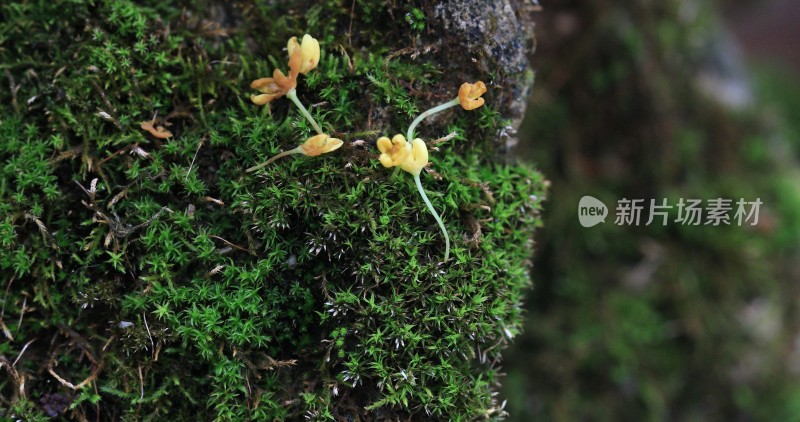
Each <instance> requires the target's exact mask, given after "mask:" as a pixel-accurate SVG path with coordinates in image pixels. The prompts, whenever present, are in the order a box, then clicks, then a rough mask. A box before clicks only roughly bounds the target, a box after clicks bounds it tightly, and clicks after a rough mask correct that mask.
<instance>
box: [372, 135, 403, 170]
mask: <svg viewBox="0 0 800 422" xmlns="http://www.w3.org/2000/svg"><path fill="white" fill-rule="evenodd" d="M377 144H378V150H379V151H380V152H381V156H380V157H379V158H378V159H379V160H380V162H381V164H383V166H384V167H386V168H389V167H396V166H399V165H400V164H402V163H403V161H405V160H406V158H407V157H408V156H409V154H410V153H411V145H409V143H408V142H406V138H405V136H403V135H395V136H394V137H393V138H392V140H391V141H390V140H389V138H387V137H386V136H382V137H380V138H378V142H377Z"/></svg>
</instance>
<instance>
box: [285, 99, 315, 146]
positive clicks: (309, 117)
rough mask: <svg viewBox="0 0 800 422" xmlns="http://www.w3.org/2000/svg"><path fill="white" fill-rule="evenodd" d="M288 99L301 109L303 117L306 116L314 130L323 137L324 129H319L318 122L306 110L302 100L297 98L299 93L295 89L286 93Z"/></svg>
mask: <svg viewBox="0 0 800 422" xmlns="http://www.w3.org/2000/svg"><path fill="white" fill-rule="evenodd" d="M286 97H288V98H289V99H290V100H292V102H293V103H294V105H296V106H297V108H299V109H300V113H302V114H303V116H305V118H306V119H307V120H308V121H309V122H310V123H311V126H314V130H316V131H317V133H318V134H320V135H322V129H320V128H319V125H318V124H317V121H316V120H314V118H313V117H311V113H309V112H308V110H306V107H305V106H304V105H303V103H301V102H300V99H299V98H297V91H295V89H294V88H292V89H290V90H289V92H287V93H286Z"/></svg>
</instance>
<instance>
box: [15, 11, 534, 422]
mask: <svg viewBox="0 0 800 422" xmlns="http://www.w3.org/2000/svg"><path fill="white" fill-rule="evenodd" d="M429 9H430V5H427V4H420V5H417V6H404V5H392V4H386V5H381V7H378V6H376V5H374V4H373V3H372V2H362V1H355V2H352V4H351V2H345V1H342V2H339V1H330V2H323V3H319V4H318V3H314V2H297V3H295V4H292V5H291V6H289V5H264V4H257V3H250V2H243V3H241V4H237V6H229V5H227V4H226V3H224V2H220V3H213V4H206V3H204V2H199V4H189V3H187V4H182V5H179V6H177V5H162V4H161V3H160V2H140V3H134V2H130V1H95V2H80V1H74V2H63V3H58V4H53V3H50V2H19V3H8V4H4V5H3V6H2V7H0V22H2V23H0V63H2V65H1V66H2V68H3V75H2V76H3V78H4V79H5V81H6V83H7V84H8V86H10V89H9V90H3V91H0V136H1V137H2V142H0V157H2V159H3V161H4V165H3V167H2V168H0V199H1V200H0V207H2V217H0V218H1V219H2V221H0V270H2V274H3V275H2V289H1V290H2V291H3V294H4V296H3V298H4V302H3V303H4V305H3V312H2V315H0V321H2V327H1V328H2V329H3V333H2V336H3V337H4V341H3V342H2V343H0V365H2V369H0V371H2V372H4V373H5V374H8V375H9V376H8V377H3V378H0V400H2V406H0V407H1V408H3V409H5V410H3V411H0V417H15V418H16V417H21V418H25V419H32V420H35V419H46V418H47V417H51V416H56V415H59V414H65V415H67V416H68V417H70V418H73V419H81V420H82V419H89V420H94V419H95V418H99V419H102V420H112V419H119V418H125V419H132V420H138V419H147V420H162V419H164V418H167V417H169V418H173V419H176V420H189V419H192V420H197V419H219V420H230V419H233V420H250V419H254V420H270V419H298V418H302V417H303V416H305V417H307V418H312V419H320V420H334V419H336V420H353V419H360V420H373V419H387V418H391V419H396V418H400V417H402V418H404V419H405V418H412V419H431V418H436V419H448V420H472V419H482V418H486V417H490V416H492V415H499V414H501V413H502V409H501V407H500V405H499V402H498V400H497V397H496V396H495V393H494V392H495V390H496V387H497V385H498V384H497V381H498V380H497V370H498V365H497V364H498V359H499V353H500V351H501V350H502V349H503V347H504V345H505V344H506V342H507V341H508V339H510V338H511V337H513V336H514V335H515V334H516V333H517V332H518V330H519V327H520V323H521V310H520V300H521V297H522V292H523V290H524V289H525V287H526V286H527V284H528V277H527V273H526V268H527V267H528V265H529V261H528V258H529V257H530V255H531V248H532V232H533V229H534V228H535V227H537V226H538V225H539V224H540V220H539V217H538V216H539V210H540V207H541V202H542V199H543V189H544V181H543V179H542V178H541V176H540V175H539V174H538V173H537V172H535V171H534V170H533V169H531V168H530V167H528V166H526V165H521V164H509V163H506V160H505V159H504V158H503V157H502V156H500V155H499V154H498V153H497V147H498V144H499V142H498V139H501V140H502V138H503V136H506V134H507V126H508V121H507V120H505V118H504V113H507V112H508V110H509V108H508V105H507V104H506V103H504V102H502V101H498V99H500V98H503V96H504V95H506V91H505V90H504V88H503V81H505V80H508V81H512V80H513V81H523V80H526V78H527V76H526V75H525V72H524V70H523V71H521V72H516V73H508V74H506V73H504V71H502V70H496V69H490V70H488V71H490V72H492V74H491V75H490V74H487V73H484V72H486V71H487V70H485V69H484V70H481V68H479V67H477V65H475V64H472V63H471V62H469V61H468V60H463V61H460V62H453V63H451V64H449V63H450V62H447V61H444V60H441V59H440V58H439V56H438V54H439V53H437V52H436V51H435V49H426V48H425V46H426V45H435V41H436V40H438V39H439V38H437V37H438V35H437V34H438V32H437V31H439V29H437V28H435V27H436V26H437V25H439V24H436V23H435V22H434V21H432V20H431V21H429V20H428V19H427V18H426V17H427V16H428V14H427V13H426V10H429ZM406 14H410V16H411V17H410V18H404V17H405V16H406ZM386 22H392V26H387V25H386ZM431 22H434V23H433V24H431ZM306 32H308V33H312V34H314V35H315V36H316V37H317V38H318V39H319V40H320V42H321V44H322V48H323V55H322V60H321V63H320V66H319V67H318V69H317V70H314V71H313V72H311V73H309V74H308V75H307V77H306V76H303V77H302V79H301V82H300V87H299V88H298V93H299V95H300V97H301V99H302V100H303V101H304V102H305V103H306V104H312V105H313V106H312V107H311V112H312V114H313V115H314V116H315V118H316V119H317V120H318V121H320V122H321V123H322V126H323V127H324V128H325V130H326V131H329V132H330V133H331V134H332V135H335V136H336V137H338V138H341V139H343V140H344V141H345V145H344V146H343V147H342V148H341V149H339V150H338V151H336V152H334V153H330V154H326V155H324V156H321V157H316V158H310V157H302V156H301V157H299V158H294V157H290V158H286V159H283V160H281V161H277V162H275V163H273V164H271V165H270V166H268V167H266V168H265V169H263V170H262V171H259V172H256V173H255V174H245V172H244V169H246V168H248V167H250V166H253V165H255V164H257V163H259V162H261V161H263V160H265V159H266V158H268V157H270V156H272V155H274V154H275V153H277V152H279V151H280V150H285V149H289V148H293V147H294V146H296V145H298V144H299V143H301V142H302V141H303V140H305V139H306V138H307V137H308V136H309V135H310V134H311V133H312V132H311V128H310V127H309V125H308V123H307V122H306V121H305V120H304V119H303V118H302V116H301V115H300V114H299V113H297V111H296V110H295V109H292V108H291V107H290V103H289V102H288V101H286V100H280V101H275V102H274V103H273V104H272V105H271V110H270V109H269V108H266V107H259V106H256V105H254V104H252V103H251V102H250V101H249V99H248V97H249V95H250V94H251V93H252V92H251V90H250V89H249V88H248V85H249V83H250V81H252V80H254V79H256V78H260V77H263V76H268V75H270V74H271V73H272V69H274V68H284V69H285V53H284V52H283V51H281V48H282V47H283V46H285V43H286V40H287V39H288V38H289V37H291V36H297V35H302V34H303V33H306ZM404 48H405V49H404ZM420 51H424V52H425V53H424V54H421V55H419V57H417V52H420ZM460 54H464V55H465V56H466V55H468V52H462V53H460ZM495 72H496V73H495ZM481 78H482V79H484V80H490V79H493V81H494V85H492V87H493V88H492V91H491V92H490V93H489V94H487V96H486V99H487V106H485V107H483V108H481V109H478V110H476V111H473V112H465V111H463V110H459V111H448V112H447V113H445V114H444V115H441V116H438V118H437V119H435V120H434V119H432V120H431V121H430V122H426V123H425V124H423V125H422V126H421V127H420V128H419V129H418V132H419V133H420V135H421V136H422V137H424V138H426V139H428V140H430V139H434V138H438V137H440V136H443V135H445V134H447V133H449V132H455V133H456V136H455V138H453V139H451V140H450V141H448V142H446V143H441V144H438V145H436V146H435V148H433V147H432V144H430V145H431V148H432V150H431V161H432V164H431V165H430V167H429V168H430V171H429V172H423V184H424V185H425V187H426V189H427V190H428V193H429V196H430V197H431V200H432V202H433V203H434V205H435V207H437V209H438V210H439V211H440V213H441V214H442V217H443V219H444V222H445V224H446V226H447V230H448V232H449V233H450V235H451V238H452V239H453V258H452V259H450V260H449V261H448V262H445V263H441V262H440V261H441V257H442V253H443V250H444V242H443V239H442V236H441V233H440V232H439V230H438V227H437V225H436V222H435V221H434V220H433V218H432V217H431V215H430V214H429V213H428V211H427V209H426V208H425V205H424V204H423V203H422V201H420V200H419V198H418V196H417V193H416V190H415V187H414V184H413V182H412V180H411V178H410V177H392V175H391V172H390V171H387V170H386V169H384V168H383V167H382V166H380V165H379V163H378V161H377V160H376V157H377V151H376V150H375V148H374V141H375V139H376V138H377V137H378V136H380V135H390V136H391V135H392V134H394V133H400V132H403V131H404V130H405V128H406V126H407V125H408V123H409V122H410V121H411V120H412V119H413V117H414V116H415V115H416V114H418V113H419V111H420V110H424V109H426V108H428V107H430V106H433V105H435V104H438V103H440V102H443V101H446V100H449V99H450V98H452V97H453V96H454V95H455V93H456V92H457V89H458V85H459V84H460V83H461V82H463V80H464V79H470V80H476V79H481ZM517 83H518V82H517ZM141 122H151V123H153V124H154V125H155V126H162V127H164V128H165V129H164V130H167V131H169V132H171V133H172V134H173V136H172V137H170V138H166V139H162V138H160V137H157V136H153V135H152V134H151V133H149V132H147V131H145V130H143V129H142V127H141ZM6 340H7V341H6Z"/></svg>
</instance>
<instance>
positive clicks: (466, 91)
mask: <svg viewBox="0 0 800 422" xmlns="http://www.w3.org/2000/svg"><path fill="white" fill-rule="evenodd" d="M484 93H486V84H484V83H483V82H481V81H478V82H475V83H474V84H471V83H469V82H464V83H463V84H462V85H461V88H459V89H458V102H459V103H460V104H461V107H464V110H475V109H476V108H478V107H480V106H482V105H483V102H484V101H483V98H481V95H483V94H484Z"/></svg>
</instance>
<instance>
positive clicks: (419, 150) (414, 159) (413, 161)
mask: <svg viewBox="0 0 800 422" xmlns="http://www.w3.org/2000/svg"><path fill="white" fill-rule="evenodd" d="M427 165H428V147H427V146H426V145H425V142H423V141H422V139H419V138H417V139H414V140H413V141H411V154H409V155H408V157H406V159H405V161H403V162H402V163H401V164H400V168H401V169H403V170H405V171H407V172H409V173H411V174H413V175H415V176H416V175H419V173H420V172H421V171H422V169H423V168H425V166H427Z"/></svg>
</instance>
